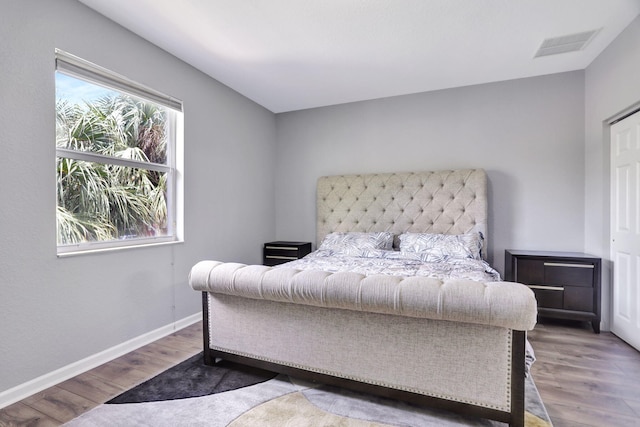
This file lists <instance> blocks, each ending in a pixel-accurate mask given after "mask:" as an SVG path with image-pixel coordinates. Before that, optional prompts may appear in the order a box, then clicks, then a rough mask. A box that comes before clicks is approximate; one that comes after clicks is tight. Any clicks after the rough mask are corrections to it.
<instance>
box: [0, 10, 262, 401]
mask: <svg viewBox="0 0 640 427" xmlns="http://www.w3.org/2000/svg"><path fill="white" fill-rule="evenodd" d="M0 10H1V11H2V12H1V14H2V16H1V18H0V19H1V21H2V23H1V25H0V43H1V49H0V55H1V56H0V66H1V69H2V73H3V75H2V79H0V120H1V129H2V132H1V133H0V138H1V139H2V142H1V144H0V147H2V155H1V156H0V361H1V363H0V394H1V393H2V392H3V391H6V390H8V389H10V388H12V387H14V386H17V385H19V384H22V383H25V382H27V381H29V380H31V379H33V378H36V377H39V376H41V375H43V374H46V373H48V372H51V371H54V370H55V369H57V368H60V367H63V366H66V365H68V364H70V363H72V362H75V361H78V360H81V359H83V358H86V357H88V356H90V355H93V354H95V353H98V352H100V351H103V350H105V349H108V348H110V347H112V346H115V345H117V344H120V343H123V342H125V341H127V340H129V339H132V338H134V337H138V336H140V335H142V334H144V333H147V332H149V331H152V330H155V329H157V328H161V327H163V326H166V325H170V324H172V323H173V322H176V321H179V320H180V319H184V318H186V317H188V316H190V315H193V314H195V313H197V312H199V311H200V296H199V294H198V293H196V292H194V291H192V290H191V289H190V288H189V286H188V284H187V274H188V272H189V269H190V267H191V266H192V265H193V264H194V263H195V262H197V261H198V260H201V259H220V260H223V261H226V260H235V261H240V262H246V263H259V262H260V257H261V245H262V243H263V242H264V241H267V240H268V239H272V238H273V237H274V236H275V208H274V197H275V196H274V186H273V183H274V176H273V170H274V164H275V159H274V154H275V116H274V114H273V113H271V112H269V111H267V110H266V109H264V108H262V107H260V106H258V105H256V104H255V103H253V102H251V101H249V100H247V99H246V98H244V97H242V96H240V95H239V94H237V93H235V92H233V91H232V90H230V89H229V88H227V87H225V86H223V85H222V84H219V83H218V82H216V81H214V80H212V79H211V78H209V77H207V76H205V75H204V74H202V73H200V72H198V71H196V70H195V69H194V68H192V67H190V66H188V65H186V64H185V63H183V62H181V61H179V60H177V59H176V58H174V57H172V56H170V55H169V54H167V53H166V52H164V51H162V50H160V49H158V48H157V47H155V46H153V45H151V44H149V43H148V42H146V41H145V40H143V39H141V38H139V37H137V36H135V35H133V34H132V33H130V32H128V31H126V30H124V29H123V28H121V27H119V26H118V25H116V24H115V23H113V22H112V21H110V20H107V19H106V18H104V17H102V16H100V15H98V14H96V13H94V12H93V11H91V10H90V9H88V8H86V7H85V6H84V5H82V4H81V3H78V2H76V1H75V0H58V1H49V0H41V1H35V0H21V1H13V0H2V1H1V3H0ZM55 48H60V49H63V50H65V51H67V52H69V53H72V54H75V55H77V56H80V57H82V58H84V59H87V60H89V61H92V62H95V63H97V64H99V65H101V66H104V67H106V68H109V69H111V70H113V71H115V72H117V73H120V74H123V75H125V76H127V77H129V78H130V79H132V80H135V81H138V82H140V83H143V84H145V85H148V86H151V87H153V88H156V89H157V90H160V91H162V92H165V93H167V94H169V95H172V96H174V97H176V98H179V99H181V100H183V101H184V111H185V152H186V155H185V175H184V177H185V178H184V179H185V206H184V210H185V223H186V225H185V243H184V244H178V245H172V246H162V247H150V248H144V249H130V250H126V251H120V252H110V253H101V254H94V255H84V256H77V257H70V258H57V257H56V222H55V203H56V198H55V184H54V182H55V143H54V141H55V109H54V106H55V93H54V89H55V87H54V49H55Z"/></svg>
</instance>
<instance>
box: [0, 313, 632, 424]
mask: <svg viewBox="0 0 640 427" xmlns="http://www.w3.org/2000/svg"><path fill="white" fill-rule="evenodd" d="M529 339H530V341H531V344H532V346H533V348H534V350H535V352H536V357H537V361H536V363H535V364H534V365H533V370H532V372H533V378H534V380H535V382H536V385H537V386H538V390H539V391H540V394H541V396H542V400H543V401H544V403H545V406H546V407H547V411H548V412H549V415H550V416H551V420H552V422H553V425H554V426H555V427H630V426H631V427H633V426H639V427H640V353H639V352H638V351H636V350H635V349H633V348H631V347H630V346H628V345H627V344H625V343H624V342H623V341H621V340H620V339H618V338H617V337H616V336H615V335H612V334H611V333H607V332H603V333H601V334H599V335H596V334H594V333H593V331H592V330H591V329H590V325H589V324H588V323H575V322H559V321H551V320H541V321H540V322H539V323H538V325H537V326H536V328H535V329H534V330H533V331H532V332H530V333H529ZM201 346H202V325H201V324H200V323H198V324H195V325H192V326H189V327H187V328H185V329H183V330H181V331H178V332H176V333H174V334H172V335H169V336H167V337H165V338H163V339H161V340H158V341H156V342H154V343H152V344H149V345H146V346H144V347H142V348H140V349H138V350H136V351H133V352H131V353H129V354H127V355H124V356H122V357H120V358H118V359H116V360H113V361H111V362H109V363H106V364H104V365H102V366H99V367H97V368H95V369H92V370H91V371H88V372H85V373H83V374H81V375H78V376H77V377H75V378H72V379H70V380H68V381H65V382H63V383H61V384H58V385H56V386H55V387H51V388H50V389H47V390H44V391H42V392H40V393H37V394H35V395H34V396H31V397H29V398H27V399H24V400H22V401H20V402H18V403H15V404H13V405H10V406H8V407H6V408H4V409H0V426H2V427H5V426H6V427H9V426H34V427H35V426H47V427H48V426H59V425H61V424H63V423H65V422H67V421H69V420H71V419H73V418H75V417H77V416H78V415H80V414H82V413H83V412H86V411H88V410H90V409H91V408H93V407H95V406H97V405H99V404H101V403H103V402H105V401H107V400H109V399H110V398H112V397H114V396H116V395H118V394H120V393H121V392H122V391H124V390H127V389H129V388H131V387H133V386H134V385H136V384H138V383H140V382H142V381H145V380H146V379H148V378H151V377H153V376H154V375H156V374H158V373H159V372H162V371H163V370H165V369H167V368H169V367H171V366H173V365H175V364H177V363H179V362H181V361H183V360H185V359H187V358H189V357H190V356H192V355H194V354H196V353H198V352H199V351H200V350H201Z"/></svg>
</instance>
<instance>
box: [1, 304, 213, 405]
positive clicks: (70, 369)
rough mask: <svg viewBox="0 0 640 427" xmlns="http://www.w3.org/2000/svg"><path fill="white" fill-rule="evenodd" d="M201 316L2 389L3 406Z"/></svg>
mask: <svg viewBox="0 0 640 427" xmlns="http://www.w3.org/2000/svg"><path fill="white" fill-rule="evenodd" d="M201 320H202V313H201V312H200V313H196V314H193V315H191V316H189V317H185V318H184V319H180V320H178V321H176V322H173V323H170V324H168V325H166V326H162V327H160V328H158V329H156V330H153V331H151V332H147V333H146V334H142V335H140V336H138V337H136V338H133V339H130V340H129V341H125V342H123V343H121V344H118V345H116V346H113V347H111V348H108V349H106V350H104V351H101V352H100V353H96V354H94V355H92V356H89V357H87V358H85V359H82V360H78V361H77V362H73V363H71V364H69V365H67V366H63V367H62V368H60V369H56V370H55V371H52V372H49V373H47V374H44V375H42V376H40V377H38V378H34V379H32V380H31V381H27V382H26V383H23V384H20V385H18V386H16V387H13V388H10V389H9V390H5V391H3V392H1V393H0V409H2V408H4V407H6V406H9V405H11V404H13V403H16V402H19V401H20V400H22V399H25V398H27V397H29V396H31V395H33V394H35V393H38V392H40V391H42V390H45V389H47V388H49V387H53V386H55V385H56V384H60V383H61V382H63V381H66V380H68V379H69V378H73V377H75V376H77V375H80V374H82V373H83V372H86V371H88V370H90V369H93V368H95V367H97V366H100V365H102V364H103V363H107V362H109V361H111V360H113V359H116V358H118V357H120V356H122V355H125V354H127V353H129V352H131V351H133V350H136V349H138V348H140V347H142V346H144V345H147V344H150V343H152V342H154V341H157V340H159V339H161V338H164V337H166V336H167V335H171V334H172V333H174V332H176V331H179V330H180V329H183V328H186V327H187V326H190V325H193V324H194V323H197V322H199V321H201Z"/></svg>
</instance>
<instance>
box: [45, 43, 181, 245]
mask: <svg viewBox="0 0 640 427" xmlns="http://www.w3.org/2000/svg"><path fill="white" fill-rule="evenodd" d="M55 81H56V194H57V210H56V221H57V244H58V254H65V253H70V252H78V251H87V250H96V249H110V248H116V247H123V246H135V245H144V244H150V243H166V242H175V241H177V240H179V234H180V233H179V230H178V218H177V213H178V206H177V204H178V203H177V200H178V199H179V197H178V196H180V194H178V187H179V186H178V172H179V169H178V168H177V165H178V163H179V162H178V157H179V154H180V150H179V149H180V148H181V147H180V145H181V144H179V142H181V141H182V135H181V133H182V103H181V102H180V101H177V100H175V99H173V98H171V97H169V96H166V95H164V94H161V93H159V92H156V91H154V90H152V89H149V88H146V87H144V86H142V85H139V84H137V83H134V82H131V81H130V80H127V79H125V78H124V77H122V76H119V75H117V74H115V73H112V72H110V71H108V70H105V69H103V68H101V67H98V66H96V65H94V64H91V63H89V62H86V61H84V60H82V59H79V58H77V57H75V56H72V55H70V54H68V53H65V52H63V51H60V50H56V76H55Z"/></svg>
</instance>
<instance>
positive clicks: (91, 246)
mask: <svg viewBox="0 0 640 427" xmlns="http://www.w3.org/2000/svg"><path fill="white" fill-rule="evenodd" d="M55 57H56V67H55V69H56V72H61V73H63V74H66V75H69V76H72V77H75V78H79V79H81V80H84V81H88V82H90V83H93V84H97V85H99V86H103V87H105V88H108V89H114V90H116V91H119V92H124V93H126V94H129V95H132V96H134V97H137V98H142V99H144V100H147V101H151V102H153V103H156V104H159V105H162V106H164V107H166V108H167V113H168V127H169V129H168V137H169V141H170V142H169V143H168V144H167V153H166V156H167V162H166V164H159V163H149V162H140V161H137V160H130V159H123V158H114V157H109V156H104V155H101V154H97V153H91V152H87V151H76V150H70V149H66V148H57V147H56V158H58V157H64V158H70V159H74V160H79V161H87V162H94V163H102V164H113V165H119V166H125V167H132V168H140V169H146V170H153V171H158V172H162V173H166V174H167V175H168V177H167V195H166V203H167V217H168V218H167V225H168V229H167V235H166V236H158V237H134V238H131V239H121V240H109V241H95V242H82V243H76V244H58V245H57V253H58V256H66V255H74V254H81V253H88V252H97V251H112V250H118V249H123V248H133V247H141V246H149V245H162V244H172V243H180V242H182V241H183V229H184V227H183V221H182V218H183V185H182V182H183V180H182V168H183V142H184V141H183V135H184V127H183V126H184V122H183V120H184V119H183V110H182V101H180V100H178V99H175V98H173V97H170V96H168V95H165V94H163V93H161V92H158V91H156V90H154V89H151V88H149V87H146V86H144V85H141V84H139V83H136V82H134V81H132V80H129V79H127V78H126V77H123V76H121V75H119V74H116V73H114V72H112V71H109V70H107V69H105V68H103V67H100V66H98V65H95V64H93V63H91V62H89V61H85V60H84V59H81V58H78V57H77V56H74V55H71V54H69V53H67V52H65V51H63V50H60V49H56V50H55ZM56 203H57V202H56Z"/></svg>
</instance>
